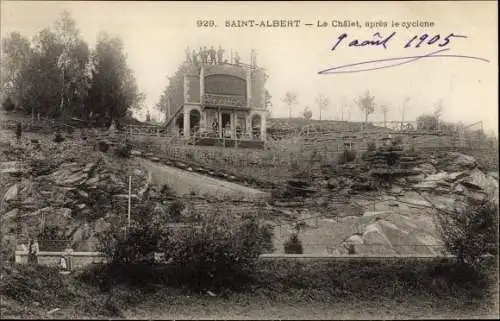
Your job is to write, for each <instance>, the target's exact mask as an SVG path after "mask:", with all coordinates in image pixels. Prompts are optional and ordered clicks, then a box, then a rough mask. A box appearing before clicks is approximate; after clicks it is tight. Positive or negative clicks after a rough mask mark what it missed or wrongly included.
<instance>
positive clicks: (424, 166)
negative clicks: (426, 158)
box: [416, 163, 437, 175]
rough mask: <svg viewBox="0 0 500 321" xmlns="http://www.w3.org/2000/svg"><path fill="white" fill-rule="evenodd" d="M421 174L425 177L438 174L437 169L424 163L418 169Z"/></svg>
mask: <svg viewBox="0 0 500 321" xmlns="http://www.w3.org/2000/svg"><path fill="white" fill-rule="evenodd" d="M416 168H417V170H419V172H420V173H424V174H425V175H432V174H436V172H437V169H436V167H434V165H432V164H431V163H423V164H420V165H419V166H417V167H416Z"/></svg>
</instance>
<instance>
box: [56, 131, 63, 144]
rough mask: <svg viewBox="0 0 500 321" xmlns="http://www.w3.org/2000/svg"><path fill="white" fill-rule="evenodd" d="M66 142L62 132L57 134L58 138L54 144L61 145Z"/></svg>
mask: <svg viewBox="0 0 500 321" xmlns="http://www.w3.org/2000/svg"><path fill="white" fill-rule="evenodd" d="M63 141H64V137H63V136H62V135H61V133H60V132H56V136H55V137H54V142H55V143H61V142H63Z"/></svg>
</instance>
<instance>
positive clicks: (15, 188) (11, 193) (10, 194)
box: [3, 183, 20, 202]
mask: <svg viewBox="0 0 500 321" xmlns="http://www.w3.org/2000/svg"><path fill="white" fill-rule="evenodd" d="M19 191H20V186H19V184H18V183H16V184H14V185H12V186H11V187H9V189H8V190H7V192H6V193H5V195H4V196H3V200H4V202H11V201H14V200H16V199H17V197H18V195H19Z"/></svg>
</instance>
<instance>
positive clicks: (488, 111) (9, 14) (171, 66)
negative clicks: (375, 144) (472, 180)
mask: <svg viewBox="0 0 500 321" xmlns="http://www.w3.org/2000/svg"><path fill="white" fill-rule="evenodd" d="M0 9H1V36H2V38H3V37H5V36H6V35H7V34H8V33H10V32H12V31H18V32H20V33H21V34H22V35H24V36H26V37H28V38H32V37H33V36H34V35H35V34H36V33H37V32H38V31H40V30H41V29H43V28H45V27H50V26H53V24H54V22H55V21H56V20H57V19H58V17H59V16H60V14H61V12H62V11H63V10H67V11H69V12H70V14H71V16H72V17H73V19H75V21H76V23H77V27H78V28H79V30H80V34H81V36H82V38H83V39H84V40H86V41H87V42H88V43H89V45H90V46H93V45H94V44H95V42H96V39H97V35H98V34H99V32H101V31H105V32H107V33H109V34H111V35H116V36H120V37H121V38H122V39H123V41H124V44H125V51H126V54H127V61H128V64H129V66H130V67H131V68H132V69H133V71H134V73H135V76H136V79H137V82H138V86H139V89H140V90H141V91H143V92H144V93H145V94H146V100H145V102H144V106H143V111H142V112H141V113H140V114H139V117H140V118H143V117H144V115H145V110H146V109H150V110H152V115H153V116H154V117H155V118H160V115H159V114H158V113H156V112H155V111H154V106H155V104H156V103H157V101H158V100H159V97H160V94H161V93H162V91H163V89H164V88H165V86H166V85H167V84H168V80H167V77H168V76H172V75H173V74H174V73H175V71H176V69H177V67H178V66H179V64H181V63H182V62H183V61H184V60H185V49H186V47H189V48H190V49H191V50H193V49H197V48H199V47H200V46H207V47H210V46H212V45H213V46H214V47H218V46H219V45H220V46H222V47H223V48H224V49H225V50H226V55H227V56H228V55H229V52H230V51H231V50H233V51H234V52H238V53H239V55H240V56H241V59H242V61H243V62H249V60H250V58H249V57H250V51H251V49H255V50H256V51H257V54H258V55H257V64H258V65H259V66H261V67H264V68H266V70H267V72H268V74H269V79H268V82H267V89H268V90H269V92H270V94H271V95H272V97H273V98H272V103H273V109H272V116H273V117H288V109H287V108H286V107H285V106H284V103H283V102H282V101H281V98H282V97H283V96H284V95H285V93H286V92H293V93H295V94H296V95H297V100H298V104H297V106H295V107H294V109H293V113H292V114H293V116H300V113H301V111H302V110H303V109H304V108H305V107H306V106H307V107H309V108H310V109H311V110H312V112H313V118H316V119H317V118H318V117H319V108H318V106H317V104H316V103H315V98H316V97H317V95H318V94H323V95H326V96H327V97H328V98H329V100H330V104H329V108H328V110H327V111H326V115H325V112H324V113H323V115H322V116H323V119H324V118H328V119H337V118H338V119H340V118H341V117H342V106H345V107H344V108H343V110H344V112H343V118H344V119H345V120H347V119H348V118H350V120H353V121H354V120H356V121H357V120H361V119H362V118H363V115H362V114H361V111H360V110H359V108H357V107H356V104H355V102H354V100H355V98H356V97H359V96H360V95H362V94H363V93H364V92H365V91H367V90H368V91H369V92H370V94H372V95H373V96H374V97H375V103H376V105H377V106H380V105H387V106H388V108H389V112H388V114H387V119H388V120H401V119H402V117H403V108H402V106H403V105H405V106H406V107H405V108H404V119H405V120H415V119H416V117H418V116H419V115H420V114H422V113H431V112H432V111H433V110H434V108H435V107H436V105H437V104H438V102H439V101H441V102H442V106H443V107H444V109H443V118H445V119H446V120H449V121H462V122H464V123H465V124H472V123H474V122H477V121H483V128H484V129H485V130H486V131H488V132H491V131H494V132H496V134H498V130H497V129H498V58H497V57H498V46H497V39H498V17H497V3H496V2H494V1H486V2H481V1H474V2H466V1H460V2H453V1H446V2H377V3H374V2H359V1H358V2H329V3H328V2H265V3H264V2H257V3H251V2H236V1H235V2H224V3H222V2H208V1H207V2H189V3H188V2H160V1H157V2H133V1H126V2H125V1H124V2H119V1H112V2H106V1H73V2H71V1H69V2H65V1H57V2H51V1H34V2H29V1H1V7H0ZM200 19H201V20H215V23H216V25H217V27H215V28H200V27H197V25H196V21H197V20H200ZM251 19H253V20H256V21H261V20H276V19H279V20H300V26H299V27H293V28H292V27H288V28H279V27H274V28H271V27H269V28H260V27H253V28H252V27H246V28H245V27H241V28H226V27H225V21H226V20H251ZM333 20H336V21H342V22H343V21H345V20H350V21H356V20H357V21H359V23H360V25H361V27H360V28H358V27H339V26H337V27H334V26H332V25H331V23H332V21H333ZM318 21H320V22H323V21H327V22H328V23H329V26H327V27H318V26H317V24H318ZM379 21H385V22H387V27H384V26H376V27H372V28H369V27H366V26H365V22H379ZM393 21H394V22H399V23H400V25H399V26H394V27H393V26H392V22H393ZM402 22H411V23H412V24H415V23H418V22H421V23H422V22H433V23H434V25H433V26H427V27H425V26H424V27H419V26H412V25H409V26H408V25H407V24H405V27H402V26H401V25H402V24H401V23H402ZM305 23H311V24H313V25H312V26H306V25H305ZM376 32H379V34H380V36H381V37H382V38H381V39H383V38H385V37H387V36H389V35H390V34H391V33H393V32H396V33H395V35H394V36H393V37H392V38H390V39H389V41H387V43H386V48H384V46H383V45H378V46H375V45H367V46H349V44H350V43H351V42H352V41H353V40H355V39H358V40H359V41H358V43H362V42H363V40H372V39H375V38H376V36H374V34H375V33H376ZM343 33H347V37H346V39H344V40H342V41H341V42H340V43H339V45H338V46H337V47H336V48H335V50H333V51H332V50H331V49H332V47H333V46H334V45H335V43H336V42H337V40H338V37H339V36H340V35H341V34H343ZM424 33H427V34H428V35H429V37H428V38H427V39H431V38H435V36H436V35H439V36H440V39H439V41H436V42H435V43H433V44H431V45H429V44H426V43H425V42H424V43H423V44H422V45H421V46H420V47H419V48H415V46H416V44H417V42H416V41H414V42H413V45H412V46H411V47H409V48H404V46H405V44H406V43H407V41H408V40H410V39H412V37H414V36H418V37H420V36H421V35H423V34H424ZM450 33H453V34H455V35H463V36H466V37H467V38H462V37H451V38H450V42H449V43H448V45H446V46H443V47H439V44H443V43H444V42H443V41H444V38H445V37H446V36H448V35H449V34H450ZM417 40H418V39H417ZM439 49H449V51H448V52H446V53H445V54H449V55H461V56H473V57H478V58H482V59H486V60H487V61H488V62H485V61H483V60H478V59H470V58H464V57H461V58H457V57H434V58H426V59H419V60H416V61H413V62H411V63H406V64H402V65H399V66H394V67H392V68H382V69H377V70H372V71H365V72H356V73H343V74H318V72H319V71H321V70H324V69H328V68H333V67H336V66H340V65H345V64H354V63H361V62H365V61H369V60H377V59H388V58H398V57H407V56H416V55H419V56H421V55H426V54H429V53H431V52H434V51H436V50H439ZM397 61H400V60H397ZM401 61H402V60H401ZM387 64H388V62H385V63H379V64H377V65H375V64H370V65H361V66H370V67H374V66H383V65H387ZM357 68H359V67H357ZM405 101H406V104H404V102H405ZM369 119H370V120H372V121H381V120H383V113H382V112H381V109H380V108H378V107H377V108H376V110H375V113H374V114H373V115H370V118H369Z"/></svg>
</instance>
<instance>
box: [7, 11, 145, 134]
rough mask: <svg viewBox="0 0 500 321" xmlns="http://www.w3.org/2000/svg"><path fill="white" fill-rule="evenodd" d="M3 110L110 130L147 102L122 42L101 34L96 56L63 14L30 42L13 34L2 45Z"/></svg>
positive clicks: (72, 22) (96, 47)
mask: <svg viewBox="0 0 500 321" xmlns="http://www.w3.org/2000/svg"><path fill="white" fill-rule="evenodd" d="M1 58H2V59H1V71H2V72H1V75H2V78H1V79H0V87H1V90H2V92H3V93H5V95H4V97H6V98H5V100H4V101H3V102H2V105H3V107H4V108H5V109H15V110H19V111H23V112H25V113H28V114H29V113H30V114H31V115H32V117H35V115H40V116H45V117H68V118H69V117H78V118H81V119H85V120H87V121H91V122H94V123H95V124H97V125H109V124H110V123H111V121H112V120H114V119H117V118H120V117H124V116H125V115H126V114H127V111H129V110H131V109H133V108H137V107H138V105H139V104H140V102H141V101H142V99H143V98H144V97H143V95H141V94H140V93H139V92H138V89H137V85H136V82H135V79H134V76H133V73H132V71H131V70H130V69H129V68H128V66H127V63H126V57H125V54H124V50H123V44H122V42H121V40H120V39H119V38H116V37H111V36H109V35H106V34H101V35H100V36H99V39H98V41H97V44H96V46H95V49H94V50H93V51H91V50H90V49H89V46H88V44H87V43H86V42H85V41H83V40H82V39H81V36H80V32H79V30H78V28H77V27H76V23H75V21H74V20H73V19H72V18H71V17H70V15H69V13H68V12H66V11H65V12H63V13H62V14H61V17H60V19H59V20H58V21H56V22H55V24H54V26H53V28H45V29H43V30H41V31H40V32H39V33H38V34H36V36H35V37H34V38H33V40H32V41H31V42H30V40H28V39H27V38H25V37H23V36H22V35H21V34H20V33H18V32H12V33H11V34H9V35H8V36H7V37H6V38H4V39H3V42H2V57H1Z"/></svg>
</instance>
